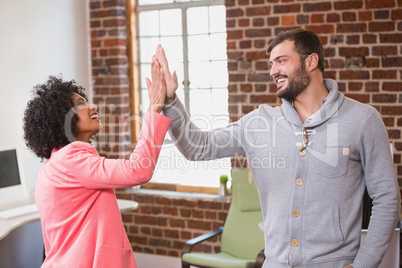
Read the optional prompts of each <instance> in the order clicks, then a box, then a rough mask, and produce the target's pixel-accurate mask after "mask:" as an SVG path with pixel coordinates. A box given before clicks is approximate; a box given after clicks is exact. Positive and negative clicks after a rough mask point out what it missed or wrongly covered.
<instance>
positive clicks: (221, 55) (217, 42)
mask: <svg viewBox="0 0 402 268" xmlns="http://www.w3.org/2000/svg"><path fill="white" fill-rule="evenodd" d="M210 44H211V60H226V59H227V54H226V33H219V34H211V35H210Z"/></svg>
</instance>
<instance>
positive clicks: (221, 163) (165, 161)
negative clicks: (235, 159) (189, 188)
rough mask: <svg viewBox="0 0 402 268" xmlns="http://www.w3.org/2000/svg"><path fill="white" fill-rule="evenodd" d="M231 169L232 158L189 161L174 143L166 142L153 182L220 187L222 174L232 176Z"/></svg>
mask: <svg viewBox="0 0 402 268" xmlns="http://www.w3.org/2000/svg"><path fill="white" fill-rule="evenodd" d="M230 169H231V164H230V158H223V159H217V160H212V161H188V160H186V159H185V158H184V156H183V155H182V154H181V153H180V152H179V150H178V149H177V148H176V146H174V144H164V145H162V150H161V152H160V155H159V158H158V163H157V165H156V168H155V172H154V174H153V176H152V180H151V182H163V183H178V184H182V185H193V186H207V187H218V186H219V177H220V175H222V174H227V175H228V176H229V177H230Z"/></svg>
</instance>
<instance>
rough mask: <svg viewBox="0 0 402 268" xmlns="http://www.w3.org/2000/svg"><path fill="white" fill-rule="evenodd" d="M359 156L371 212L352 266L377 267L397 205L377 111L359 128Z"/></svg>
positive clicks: (396, 189)
mask: <svg viewBox="0 0 402 268" xmlns="http://www.w3.org/2000/svg"><path fill="white" fill-rule="evenodd" d="M360 155H361V159H362V167H363V170H364V176H365V182H366V186H367V191H368V193H369V195H370V197H371V198H372V200H373V209H372V215H371V218H370V224H369V228H368V234H367V238H366V240H365V243H364V244H363V245H361V247H360V250H359V252H358V254H357V256H356V258H355V261H354V263H353V265H352V266H353V267H377V266H378V265H379V260H381V258H382V257H383V256H384V254H385V252H386V250H387V248H388V245H389V242H390V240H391V236H392V231H393V230H394V229H395V227H396V223H397V220H398V218H399V203H400V200H399V199H400V197H399V195H400V194H399V186H398V182H397V180H396V175H395V171H394V165H393V161H392V156H391V151H390V144H389V140H388V133H387V131H386V128H385V126H384V124H383V122H382V119H381V116H380V115H379V113H378V112H377V111H373V112H372V113H371V114H370V116H369V117H368V120H367V121H366V123H365V125H364V127H363V132H362V135H361V142H360ZM368 262H372V264H373V266H371V265H369V263H368ZM375 262H377V263H375Z"/></svg>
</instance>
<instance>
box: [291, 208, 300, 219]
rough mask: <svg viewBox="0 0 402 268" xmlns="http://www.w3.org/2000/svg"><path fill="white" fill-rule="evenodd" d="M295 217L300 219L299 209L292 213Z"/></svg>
mask: <svg viewBox="0 0 402 268" xmlns="http://www.w3.org/2000/svg"><path fill="white" fill-rule="evenodd" d="M292 215H293V217H299V216H300V211H299V210H298V209H295V210H293V211H292Z"/></svg>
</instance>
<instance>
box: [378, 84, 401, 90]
mask: <svg viewBox="0 0 402 268" xmlns="http://www.w3.org/2000/svg"><path fill="white" fill-rule="evenodd" d="M401 88H402V82H384V83H383V84H382V90H383V91H401Z"/></svg>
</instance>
